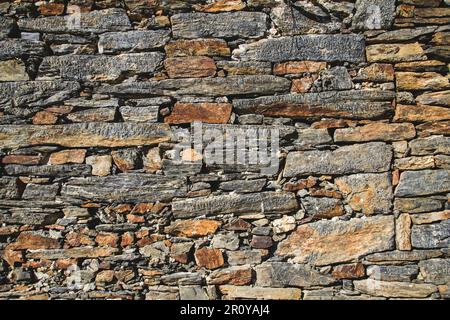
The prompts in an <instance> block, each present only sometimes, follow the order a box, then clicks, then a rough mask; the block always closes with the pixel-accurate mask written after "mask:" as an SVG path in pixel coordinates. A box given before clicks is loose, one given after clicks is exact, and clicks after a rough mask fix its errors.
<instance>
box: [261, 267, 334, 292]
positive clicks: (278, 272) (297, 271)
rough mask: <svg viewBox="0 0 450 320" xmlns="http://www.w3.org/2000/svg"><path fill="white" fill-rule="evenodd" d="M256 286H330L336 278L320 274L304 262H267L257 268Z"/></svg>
mask: <svg viewBox="0 0 450 320" xmlns="http://www.w3.org/2000/svg"><path fill="white" fill-rule="evenodd" d="M255 271H256V286H259V287H274V288H283V287H301V288H305V287H306V288H308V287H313V286H329V285H331V284H333V283H335V282H336V279H334V278H333V277H331V276H329V275H323V274H320V273H319V272H318V271H316V270H314V269H313V268H311V267H309V266H306V265H303V264H293V263H287V262H266V263H263V264H261V265H259V266H257V267H256V268H255Z"/></svg>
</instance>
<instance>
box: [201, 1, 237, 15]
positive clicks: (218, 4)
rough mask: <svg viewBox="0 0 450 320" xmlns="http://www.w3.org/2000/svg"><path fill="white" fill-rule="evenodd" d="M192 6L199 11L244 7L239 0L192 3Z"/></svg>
mask: <svg viewBox="0 0 450 320" xmlns="http://www.w3.org/2000/svg"><path fill="white" fill-rule="evenodd" d="M193 8H194V9H195V10H197V11H201V12H222V11H239V10H242V9H244V8H245V3H244V2H242V1H241V0H219V1H215V2H213V3H210V4H205V5H200V4H199V5H193Z"/></svg>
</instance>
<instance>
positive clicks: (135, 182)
mask: <svg viewBox="0 0 450 320" xmlns="http://www.w3.org/2000/svg"><path fill="white" fill-rule="evenodd" d="M186 193H187V184H186V179H184V178H177V177H165V176H160V175H152V174H130V173H128V174H119V175H115V176H106V177H86V178H73V179H71V180H69V181H68V182H67V183H66V184H65V185H64V186H63V188H62V189H61V196H62V197H63V198H64V199H66V200H67V201H72V200H90V201H100V202H155V201H163V200H171V199H172V198H173V197H183V196H185V195H186Z"/></svg>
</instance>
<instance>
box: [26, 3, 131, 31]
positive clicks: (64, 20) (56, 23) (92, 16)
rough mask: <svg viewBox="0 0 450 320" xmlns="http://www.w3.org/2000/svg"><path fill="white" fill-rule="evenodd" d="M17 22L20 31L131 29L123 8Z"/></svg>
mask: <svg viewBox="0 0 450 320" xmlns="http://www.w3.org/2000/svg"><path fill="white" fill-rule="evenodd" d="M17 24H18V26H19V28H20V30H22V31H37V32H48V33H75V34H89V33H91V32H92V33H103V32H110V31H125V30H129V29H131V23H130V20H129V19H128V16H127V14H126V11H125V10H123V9H106V10H95V11H92V12H87V13H81V14H80V16H79V19H77V17H76V15H67V16H52V17H44V18H26V19H19V21H18V23H17Z"/></svg>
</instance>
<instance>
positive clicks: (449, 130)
mask: <svg viewBox="0 0 450 320" xmlns="http://www.w3.org/2000/svg"><path fill="white" fill-rule="evenodd" d="M416 128H417V131H419V132H420V135H422V136H428V135H432V134H438V135H439V134H445V135H450V121H436V122H428V123H424V124H421V125H418V126H417V127H416Z"/></svg>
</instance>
